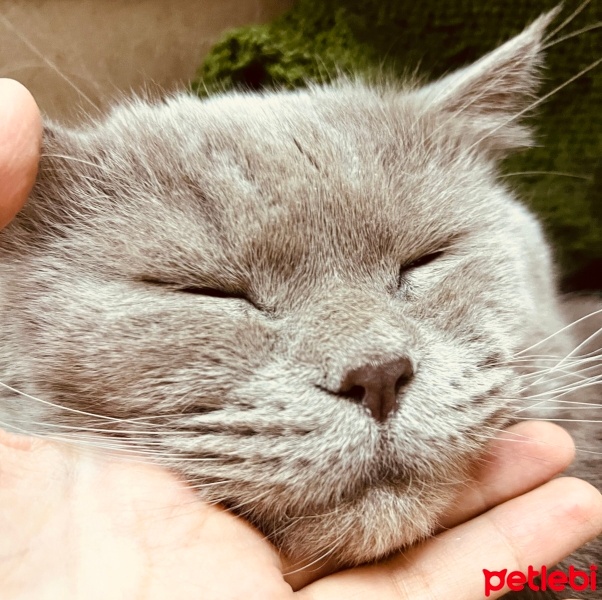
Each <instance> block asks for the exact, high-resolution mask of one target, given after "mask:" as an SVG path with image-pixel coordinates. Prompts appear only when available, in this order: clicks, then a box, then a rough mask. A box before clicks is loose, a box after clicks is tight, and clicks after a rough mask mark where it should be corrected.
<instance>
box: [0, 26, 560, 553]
mask: <svg viewBox="0 0 602 600" xmlns="http://www.w3.org/2000/svg"><path fill="white" fill-rule="evenodd" d="M552 16H553V15H551V14H550V15H546V16H543V17H541V18H539V19H538V20H537V21H535V22H534V23H533V24H532V25H531V26H530V27H529V28H527V29H526V30H525V31H524V32H523V33H522V34H520V35H519V36H517V37H516V38H514V39H513V40H511V41H509V42H508V43H506V44H505V45H503V46H501V47H500V48H498V49H497V50H495V51H494V52H492V53H491V54H489V55H488V56H486V57H484V58H483V59H481V60H480V61H478V62H477V63H475V64H474V65H471V66H468V67H466V68H465V69H462V70H461V71H458V72H456V73H452V74H451V75H449V76H447V77H445V78H443V79H442V80H440V81H438V82H435V83H432V84H429V85H426V86H423V87H417V86H408V87H406V88H399V87H395V86H393V85H390V84H389V85H377V86H371V85H365V84H363V83H361V82H351V81H341V82H338V83H337V84H335V85H332V86H324V87H320V86H313V87H310V88H308V89H306V90H301V91H294V92H268V93H264V94H261V95H251V94H244V93H231V94H224V95H221V96H216V97H214V98H211V99H209V100H205V101H201V100H199V99H197V98H193V97H190V96H186V95H178V96H175V97H172V98H169V99H167V100H166V101H165V102H163V103H156V104H153V103H147V102H144V101H134V102H131V103H128V104H126V105H123V106H121V107H118V108H116V109H115V110H113V112H111V114H110V115H108V116H107V117H106V118H105V119H103V120H100V121H97V122H94V123H92V124H90V125H89V126H85V127H82V128H81V129H78V130H67V129H64V128H62V127H60V126H57V125H54V124H48V125H47V127H46V130H45V135H44V148H43V159H42V163H41V168H40V175H39V178H38V182H37V184H36V187H35V189H34V191H33V193H32V196H31V198H30V201H29V203H28V205H27V206H26V207H25V209H24V210H23V212H22V213H21V214H20V215H19V217H18V218H17V219H16V221H15V222H14V223H13V224H12V225H11V226H10V227H9V228H8V229H7V230H6V231H4V232H3V233H2V234H1V235H0V312H1V318H0V323H1V324H0V331H1V333H0V336H1V338H2V340H3V342H2V348H1V349H0V375H1V377H0V379H1V380H2V381H3V383H5V384H8V385H10V386H12V387H13V388H16V389H18V390H20V391H21V392H25V393H27V394H30V395H31V396H33V397H37V398H40V399H42V400H44V401H45V402H47V403H51V404H43V403H36V402H35V401H33V400H32V399H31V398H29V399H28V398H26V397H23V396H22V395H19V394H16V393H12V394H11V393H9V392H8V391H5V392H4V398H3V400H2V404H3V408H2V411H3V415H4V418H5V419H9V420H10V419H12V421H13V422H14V423H15V424H17V425H19V424H21V426H23V424H24V422H28V423H34V422H35V423H37V425H36V426H35V427H33V426H30V429H31V428H33V429H35V430H36V431H37V432H39V433H45V434H48V435H55V436H57V437H64V436H65V435H67V434H68V433H69V432H73V429H71V428H75V431H77V432H79V433H76V434H71V435H72V437H74V438H78V437H79V438H82V439H83V438H86V437H87V436H90V435H93V434H97V433H99V432H104V433H106V434H107V435H109V436H112V437H113V438H114V439H115V440H117V441H116V443H119V444H122V445H125V446H127V447H129V448H133V449H136V450H139V451H141V452H143V453H145V454H147V453H149V454H151V455H152V456H153V457H154V458H155V459H157V460H160V461H162V462H163V463H164V464H166V465H168V466H169V467H170V468H173V469H175V470H177V471H178V472H179V473H181V474H182V475H184V476H185V477H186V478H188V479H189V480H190V482H191V483H192V484H193V485H195V486H197V487H198V489H199V491H200V493H201V494H202V495H203V497H205V498H207V499H209V500H214V501H219V502H223V503H224V504H226V505H227V506H229V507H230V508H232V509H233V510H236V511H239V512H241V513H243V514H245V515H246V516H247V517H248V518H250V519H251V520H252V521H253V522H254V523H256V524H257V525H258V526H259V527H260V528H261V529H262V530H263V531H264V532H265V533H266V534H268V535H269V536H270V538H271V539H272V540H273V541H274V542H275V543H277V544H278V545H279V546H281V547H282V548H283V549H284V550H285V551H287V552H289V553H291V554H293V555H295V556H314V555H316V554H323V553H330V554H331V555H332V556H333V557H335V558H336V559H337V560H338V561H340V562H341V563H347V564H353V563H357V562H362V561H365V560H369V559H373V558H376V557H378V556H382V555H383V554H386V553H387V552H389V551H391V550H392V549H394V548H398V547H400V546H403V545H405V544H409V543H412V542H414V541H415V540H416V539H418V538H420V537H421V536H424V535H427V534H428V533H429V532H430V531H432V529H433V527H434V526H435V525H436V522H437V518H438V517H439V515H440V514H441V512H442V511H443V510H444V508H445V507H446V506H447V504H448V503H449V501H450V498H451V497H452V494H453V490H454V489H455V488H454V485H453V484H454V483H460V482H462V481H464V480H465V478H466V477H467V475H468V474H469V473H470V469H471V468H472V467H473V466H474V464H475V461H476V460H477V459H478V457H479V454H480V453H481V451H482V449H483V447H484V445H485V444H486V443H487V441H488V440H490V439H491V437H492V436H493V435H495V433H496V432H497V431H498V429H499V428H500V427H502V426H503V425H504V424H506V423H507V422H508V417H509V414H510V411H509V405H511V402H512V398H516V397H517V395H518V394H519V389H518V387H517V378H516V374H515V372H514V370H513V369H512V366H511V359H512V357H513V355H514V353H515V352H516V351H517V350H519V349H520V348H522V347H524V346H525V345H526V344H528V343H530V342H531V341H533V339H535V338H539V337H541V336H542V335H543V334H545V333H546V332H547V331H548V329H550V328H551V325H550V320H551V321H554V319H555V318H556V312H555V311H556V309H555V300H554V291H553V283H552V275H551V267H550V260H549V257H548V252H547V249H546V246H545V243H544V241H543V238H542V235H541V232H540V229H539V226H538V224H537V223H536V221H535V220H534V219H533V218H532V217H531V216H530V214H529V213H528V212H527V211H526V210H525V209H524V208H522V207H521V206H520V205H519V204H518V203H517V202H516V201H515V200H514V199H513V197H512V194H511V192H510V191H509V190H508V188H507V187H506V186H505V185H504V183H503V180H500V179H499V178H498V176H497V175H498V171H497V164H498V161H499V159H500V157H502V156H504V155H505V154H506V153H507V152H509V151H511V150H513V149H515V148H520V147H524V146H527V145H529V143H530V135H529V132H528V130H527V129H526V128H525V127H524V126H523V125H522V124H521V123H519V120H520V119H519V118H518V117H519V116H520V115H521V114H522V111H523V110H524V109H525V108H527V107H528V106H529V105H530V103H531V101H532V94H533V92H534V90H535V87H536V79H537V72H538V68H539V67H540V63H541V55H540V48H541V37H542V33H543V31H544V28H545V27H546V25H547V23H548V22H549V21H550V19H551V18H552ZM542 315H547V316H542ZM554 327H555V325H554ZM7 415H8V416H7Z"/></svg>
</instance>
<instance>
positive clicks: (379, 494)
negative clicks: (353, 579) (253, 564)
mask: <svg viewBox="0 0 602 600" xmlns="http://www.w3.org/2000/svg"><path fill="white" fill-rule="evenodd" d="M455 492H457V489H456V487H454V486H445V487H443V486H441V484H439V485H437V484H436V483H424V482H418V481H417V482H416V484H415V487H414V489H411V488H410V490H408V487H407V485H406V484H405V483H404V484H403V486H402V487H400V488H398V487H395V486H394V485H393V484H387V485H382V486H379V487H372V488H369V489H368V490H367V491H366V493H365V494H364V495H363V496H362V497H361V498H358V499H357V500H355V501H353V502H349V503H346V504H342V505H338V506H336V507H335V508H334V509H332V510H331V511H329V512H325V513H323V514H315V515H306V516H302V517H298V518H292V519H291V518H288V519H285V518H283V519H280V520H274V519H271V520H267V521H259V522H257V523H256V524H257V525H258V526H259V527H260V529H262V530H263V531H264V532H265V533H266V534H267V535H268V537H269V538H270V540H271V541H272V542H273V543H274V544H275V545H276V546H277V547H279V548H280V549H282V551H283V552H284V553H285V554H286V555H287V556H288V557H289V558H290V559H291V560H292V561H293V562H292V564H294V565H295V568H300V565H308V564H313V565H317V566H319V565H320V562H321V561H322V560H327V561H328V563H329V565H335V566H336V567H337V568H342V567H352V566H357V565H360V564H364V563H369V562H372V561H375V560H379V559H382V558H384V557H386V556H388V555H390V554H392V553H393V552H395V551H398V550H400V549H402V548H404V547H407V546H410V545H412V544H415V543H416V542H419V541H421V540H423V539H425V538H427V537H428V536H430V535H432V533H433V531H434V530H435V529H436V527H437V524H438V521H439V518H440V517H441V515H442V514H443V513H444V511H445V510H446V509H447V508H448V507H449V505H450V504H451V502H452V500H453V499H454V497H455ZM272 517H273V514H272Z"/></svg>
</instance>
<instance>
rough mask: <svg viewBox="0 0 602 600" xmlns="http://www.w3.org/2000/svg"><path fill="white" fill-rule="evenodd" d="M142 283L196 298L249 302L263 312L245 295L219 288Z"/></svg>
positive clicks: (145, 281) (150, 280) (152, 282)
mask: <svg viewBox="0 0 602 600" xmlns="http://www.w3.org/2000/svg"><path fill="white" fill-rule="evenodd" d="M142 281H143V282H144V283H147V284H151V285H155V286H160V287H163V288H170V289H171V290H172V291H173V292H176V293H179V294H192V295H195V296H205V297H207V298H223V299H225V300H244V301H245V302H247V303H248V304H250V305H251V306H253V307H254V308H256V309H257V310H262V308H261V307H259V306H258V305H257V304H256V303H255V302H253V300H251V299H250V298H249V297H248V296H246V295H245V294H242V293H238V292H226V291H224V290H220V289H218V288H211V287H203V286H194V285H187V286H178V285H176V284H173V283H168V282H166V281H160V280H157V279H148V278H144V279H142Z"/></svg>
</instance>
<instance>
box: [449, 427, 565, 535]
mask: <svg viewBox="0 0 602 600" xmlns="http://www.w3.org/2000/svg"><path fill="white" fill-rule="evenodd" d="M574 457H575V445H574V443H573V440H572V439H571V436H570V435H569V434H568V433H567V432H566V431H565V430H564V429H562V427H558V425H554V424H553V423H544V422H541V421H530V422H524V423H520V424H518V425H514V426H512V427H509V428H508V429H507V430H506V431H504V432H502V433H501V434H500V435H499V436H498V438H497V439H496V440H494V441H493V442H492V444H491V446H490V448H489V450H488V452H487V454H486V455H485V456H484V457H483V461H482V465H483V466H482V467H481V468H480V469H479V470H478V472H477V473H476V475H475V483H474V484H472V485H470V486H469V487H468V488H467V489H466V490H464V491H463V492H462V493H460V495H459V496H458V499H457V501H456V502H455V504H454V505H453V506H452V507H451V508H450V510H449V512H448V513H447V515H446V516H445V517H444V519H443V520H442V522H441V526H442V527H445V528H447V527H453V526H454V525H457V524H459V523H463V522H464V521H467V520H468V519H471V518H472V517H475V516H476V515H478V514H481V513H482V512H484V511H486V510H488V509H490V508H492V507H493V506H496V505H497V504H501V503H502V502H505V501H506V500H510V499H511V498H515V497H516V496H520V495H521V494H524V493H526V492H529V491H530V490H533V489H535V488H536V487H539V486H540V485H542V484H543V483H545V482H546V481H549V480H550V479H552V477H554V476H556V475H558V473H561V472H562V471H564V470H565V469H566V468H567V467H568V466H569V465H570V464H571V462H572V461H573V458H574Z"/></svg>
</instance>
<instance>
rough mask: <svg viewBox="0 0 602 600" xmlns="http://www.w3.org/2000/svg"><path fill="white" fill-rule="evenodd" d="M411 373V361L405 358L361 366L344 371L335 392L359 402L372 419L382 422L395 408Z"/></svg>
mask: <svg viewBox="0 0 602 600" xmlns="http://www.w3.org/2000/svg"><path fill="white" fill-rule="evenodd" d="M413 374H414V369H413V368H412V363H411V362H410V360H409V359H408V358H405V357H404V358H398V359H395V360H392V361H388V362H384V363H377V364H366V365H362V366H361V367H359V368H357V369H353V370H351V371H348V372H347V373H346V374H345V376H344V377H343V382H342V384H341V386H340V388H339V391H338V393H339V394H340V395H342V396H346V397H347V398H351V399H353V400H356V401H358V402H361V403H362V404H363V405H364V406H365V407H366V408H367V409H368V410H369V411H370V414H371V415H372V416H373V417H374V419H376V420H377V421H379V422H380V423H384V421H386V420H387V417H388V416H389V415H390V414H391V413H392V412H394V411H395V410H397V407H398V406H399V402H398V400H397V395H398V393H399V390H400V388H401V386H402V385H404V384H405V383H407V382H408V381H409V380H410V379H411V378H412V376H413Z"/></svg>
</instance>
